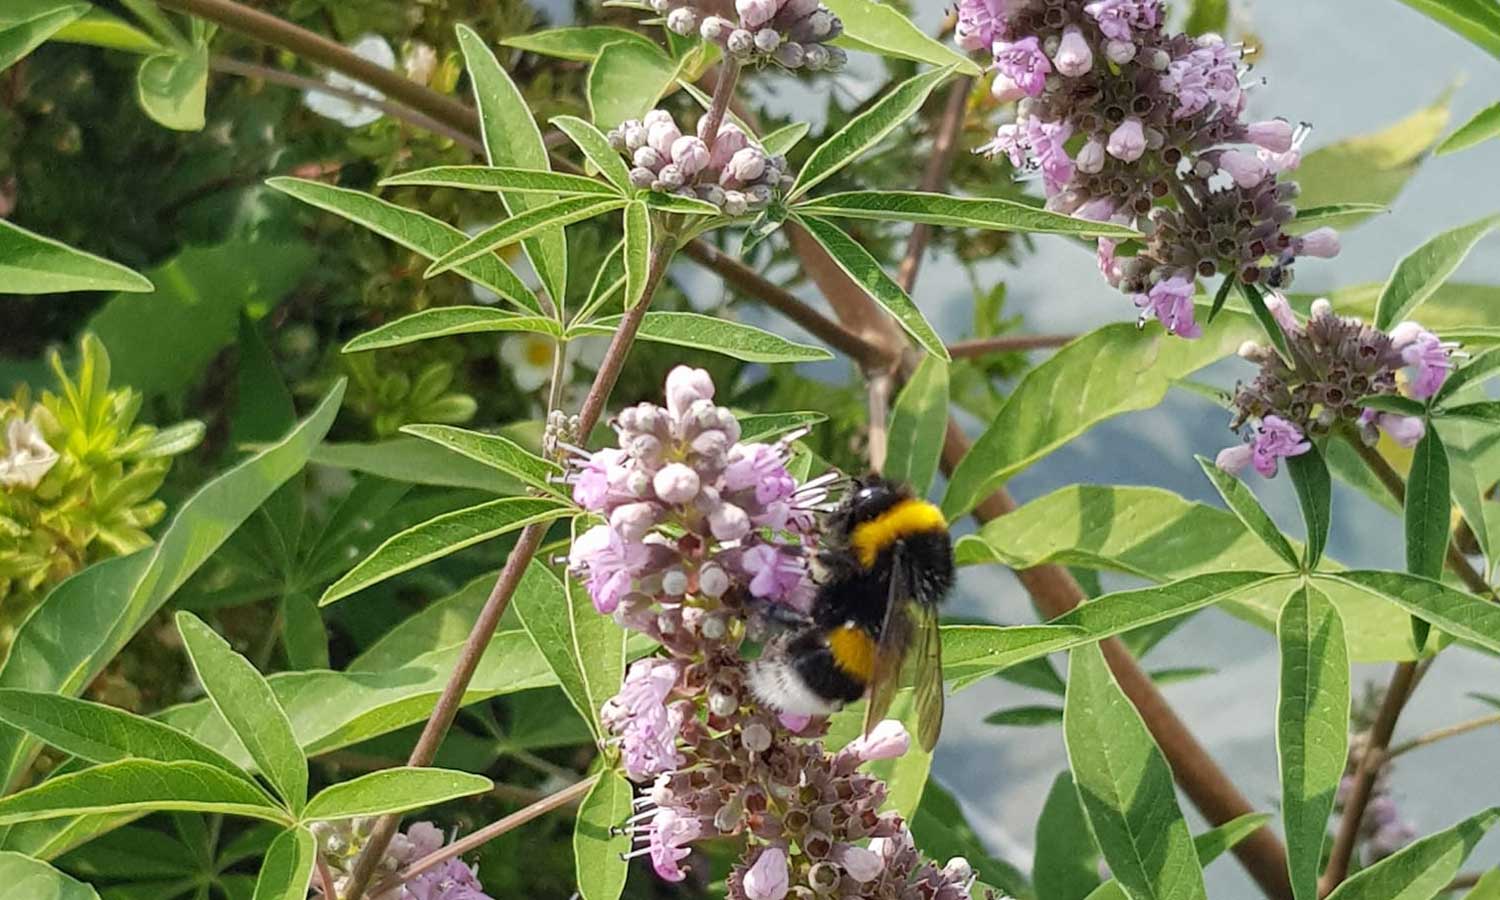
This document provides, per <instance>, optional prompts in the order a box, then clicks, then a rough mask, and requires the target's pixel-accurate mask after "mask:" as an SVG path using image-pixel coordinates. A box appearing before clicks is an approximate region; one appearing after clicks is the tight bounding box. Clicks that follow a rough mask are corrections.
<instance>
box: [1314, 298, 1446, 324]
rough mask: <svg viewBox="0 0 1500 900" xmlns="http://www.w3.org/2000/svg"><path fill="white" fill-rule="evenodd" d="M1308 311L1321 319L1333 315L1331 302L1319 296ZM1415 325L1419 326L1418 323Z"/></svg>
mask: <svg viewBox="0 0 1500 900" xmlns="http://www.w3.org/2000/svg"><path fill="white" fill-rule="evenodd" d="M1310 312H1311V315H1312V317H1313V318H1314V319H1321V318H1323V317H1324V316H1331V315H1333V304H1332V303H1329V302H1328V298H1327V297H1319V298H1318V299H1316V300H1314V301H1313V302H1312V309H1311V311H1310ZM1417 327H1418V328H1420V327H1421V326H1420V325H1419V326H1417Z"/></svg>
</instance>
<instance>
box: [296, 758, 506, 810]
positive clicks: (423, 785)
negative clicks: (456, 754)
mask: <svg viewBox="0 0 1500 900" xmlns="http://www.w3.org/2000/svg"><path fill="white" fill-rule="evenodd" d="M494 786H495V785H494V782H492V781H490V780H489V779H488V778H485V777H484V776H483V775H472V774H470V773H468V772H454V771H451V770H448V769H429V768H418V767H415V766H396V767H393V768H390V769H381V770H380V771H378V772H370V773H368V774H366V775H361V776H359V777H358V778H351V779H350V780H348V781H341V782H339V783H337V784H333V785H329V786H328V787H326V788H324V789H323V790H322V791H320V792H319V793H318V795H317V796H316V797H313V798H312V799H311V800H309V801H308V802H307V809H306V810H304V811H303V814H302V818H303V820H304V821H309V822H311V821H314V820H318V819H350V818H354V817H355V816H378V815H384V814H385V813H397V812H405V811H407V810H409V809H421V808H423V807H427V806H436V805H438V804H439V803H446V802H448V801H449V800H457V799H458V798H459V797H469V796H472V795H474V794H478V793H482V792H484V791H487V790H490V789H491V788H493V787H494Z"/></svg>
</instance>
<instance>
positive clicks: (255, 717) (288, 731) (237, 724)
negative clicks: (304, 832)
mask: <svg viewBox="0 0 1500 900" xmlns="http://www.w3.org/2000/svg"><path fill="white" fill-rule="evenodd" d="M177 630H178V631H179V632H180V633H181V635H182V642H183V644H184V645H185V646H186V647H187V651H188V657H189V659H191V660H192V663H193V670H194V671H195V672H197V673H198V680H199V681H201V682H202V683H203V689H204V691H205V692H206V693H207V694H208V697H209V699H210V700H212V701H213V704H214V708H215V709H217V710H218V711H219V715H221V716H223V717H224V721H226V722H228V723H229V727H230V728H232V729H234V733H235V736H236V737H238V738H239V739H240V743H241V744H243V745H244V746H245V749H246V750H247V751H248V752H249V753H250V758H251V759H253V760H255V766H256V768H257V769H259V770H260V773H261V775H263V776H265V778H266V780H267V781H269V782H271V784H272V786H274V787H275V788H276V792H277V793H278V794H280V795H281V799H282V800H284V801H286V804H287V806H288V807H289V808H290V809H291V810H292V812H293V813H294V814H300V813H301V811H302V807H303V805H304V804H305V803H306V802H307V758H306V757H305V756H303V755H302V748H301V746H299V745H298V743H297V736H296V735H295V734H293V733H292V723H291V722H290V721H289V720H288V719H287V716H286V711H285V710H283V709H282V708H281V704H280V702H278V701H277V699H276V695H275V693H273V692H272V691H271V686H270V685H269V684H267V683H266V680H265V679H264V678H262V677H261V674H260V673H259V672H257V671H255V667H254V666H252V665H251V664H250V661H249V660H247V659H245V658H244V657H243V656H241V655H239V654H238V653H236V652H234V650H233V649H231V648H230V646H229V643H228V642H227V641H225V640H224V639H223V638H222V637H219V635H218V633H217V632H215V631H214V630H213V629H212V628H209V627H208V626H207V625H205V624H204V623H203V621H202V620H201V619H199V618H198V617H197V616H195V615H193V614H192V613H190V612H179V613H178V614H177Z"/></svg>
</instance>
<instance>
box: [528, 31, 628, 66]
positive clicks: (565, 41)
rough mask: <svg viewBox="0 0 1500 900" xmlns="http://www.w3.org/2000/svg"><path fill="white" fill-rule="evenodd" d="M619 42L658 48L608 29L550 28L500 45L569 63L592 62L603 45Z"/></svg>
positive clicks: (624, 32)
mask: <svg viewBox="0 0 1500 900" xmlns="http://www.w3.org/2000/svg"><path fill="white" fill-rule="evenodd" d="M617 41H638V42H639V43H642V44H647V45H649V46H651V47H652V48H653V49H655V47H656V45H655V44H652V43H651V40H650V39H649V38H647V37H645V36H644V35H640V34H637V33H636V32H634V31H628V30H626V29H624V28H614V27H612V26H607V25H587V26H582V27H578V28H549V29H547V30H545V31H533V32H531V33H530V34H517V35H513V36H511V37H508V38H506V39H505V40H503V41H501V42H500V44H501V45H502V46H505V47H515V48H516V49H517V50H525V51H526V52H528V53H540V54H541V55H542V56H555V57H557V58H558V59H570V60H573V61H574V62H592V61H593V59H594V57H596V56H598V55H599V51H600V50H603V49H604V45H606V44H613V43H616V42H617Z"/></svg>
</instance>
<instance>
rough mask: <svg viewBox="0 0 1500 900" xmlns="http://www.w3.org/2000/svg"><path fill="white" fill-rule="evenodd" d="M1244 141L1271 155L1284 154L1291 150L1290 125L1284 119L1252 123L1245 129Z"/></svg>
mask: <svg viewBox="0 0 1500 900" xmlns="http://www.w3.org/2000/svg"><path fill="white" fill-rule="evenodd" d="M1245 140H1247V141H1249V142H1250V143H1252V144H1255V145H1256V146H1259V147H1264V148H1266V149H1267V150H1269V151H1271V152H1272V153H1285V152H1287V151H1288V150H1290V149H1292V123H1290V122H1288V121H1287V120H1286V119H1267V120H1266V121H1264V122H1253V123H1251V124H1250V125H1248V126H1246V128H1245Z"/></svg>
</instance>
